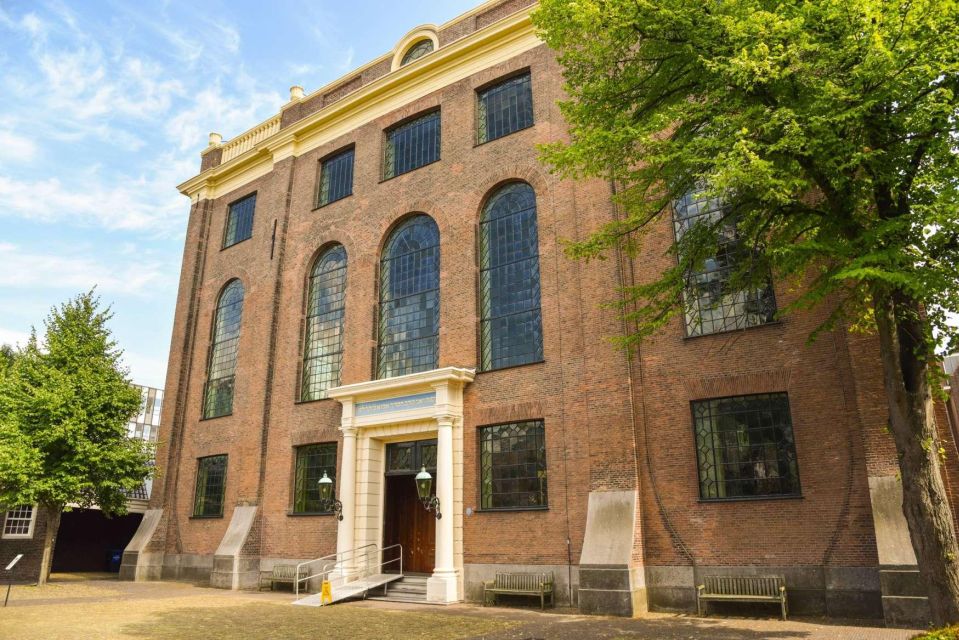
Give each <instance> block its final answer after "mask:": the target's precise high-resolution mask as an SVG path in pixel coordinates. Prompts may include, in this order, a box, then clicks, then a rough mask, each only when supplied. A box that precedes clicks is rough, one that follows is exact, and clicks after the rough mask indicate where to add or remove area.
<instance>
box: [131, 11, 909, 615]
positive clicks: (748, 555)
mask: <svg viewBox="0 0 959 640" xmlns="http://www.w3.org/2000/svg"><path fill="white" fill-rule="evenodd" d="M533 4H534V3H532V2H529V1H528V0H525V1H524V0H505V1H504V0H492V1H490V2H486V3H485V4H483V5H481V6H479V7H477V8H476V9H474V10H473V11H471V12H469V13H467V14H464V15H463V16H460V17H459V18H456V19H455V20H453V21H451V22H450V23H447V24H445V25H442V26H438V27H437V26H433V25H425V26H422V27H419V28H417V29H415V30H413V31H411V32H410V33H409V34H408V35H407V36H405V37H404V38H403V39H402V40H401V41H400V42H399V43H397V44H396V46H395V47H394V48H393V49H392V51H390V52H389V53H387V54H385V55H383V56H381V57H380V58H378V59H376V60H374V61H372V62H370V63H368V64H366V65H365V66H363V67H360V68H359V69H357V70H355V71H353V72H351V73H349V74H347V75H346V76H344V77H343V78H341V79H339V80H337V81H335V82H333V83H332V84H330V85H328V86H326V87H323V88H321V89H319V90H317V91H315V92H313V93H311V94H308V95H304V92H303V90H302V89H301V88H299V87H293V89H292V90H291V99H290V102H289V103H287V104H286V105H285V106H284V107H283V108H282V110H281V112H280V113H279V114H277V115H276V116H274V117H272V118H270V119H269V120H267V121H265V122H263V123H261V124H260V125H258V126H256V127H255V128H253V129H251V130H249V131H247V132H245V133H243V134H241V135H239V136H236V137H235V138H233V139H232V140H230V141H228V142H226V143H223V142H222V141H221V138H220V136H218V135H216V134H211V137H210V146H209V147H208V148H207V149H206V150H205V151H204V152H203V154H202V162H201V167H200V173H199V174H198V175H197V176H196V177H194V178H192V179H190V180H188V181H187V182H185V183H184V184H182V185H180V187H179V188H180V191H181V192H182V193H183V194H185V195H187V196H189V198H190V200H191V203H192V204H191V210H190V218H189V223H188V229H187V235H186V246H185V250H184V256H183V266H182V272H181V279H180V292H179V296H178V299H177V306H176V316H175V325H174V332H173V338H172V343H171V355H170V362H169V373H168V379H167V390H168V394H169V396H168V408H169V409H170V410H169V411H167V412H166V413H165V414H164V419H163V425H162V435H161V453H160V457H159V460H160V466H161V473H162V477H161V479H160V480H158V490H157V491H156V492H155V493H154V496H153V498H152V500H151V505H150V506H151V509H150V510H148V512H147V514H146V516H145V517H144V520H143V524H142V525H141V528H140V531H139V532H138V534H137V536H136V537H135V538H134V540H133V542H132V543H131V545H130V546H129V547H128V548H127V552H126V554H125V556H124V566H123V567H122V569H121V575H122V576H125V577H128V578H131V579H184V580H196V581H204V582H205V581H209V582H210V583H211V584H213V585H214V586H221V587H225V588H246V587H252V586H254V585H255V584H257V582H258V580H259V576H260V572H261V571H269V570H271V568H272V567H273V566H274V565H276V564H278V563H284V564H287V563H295V562H301V561H306V560H310V559H314V558H319V557H321V556H326V555H328V554H334V553H336V552H340V553H342V554H344V556H341V558H340V559H341V561H342V562H343V563H344V564H348V562H347V561H346V560H344V558H345V557H346V556H347V555H348V554H349V553H350V550H352V549H356V548H360V547H365V546H366V545H374V546H375V547H376V548H379V547H386V546H390V545H393V544H396V543H400V544H402V545H403V557H404V562H405V564H406V569H407V570H408V571H409V570H412V571H414V572H420V573H424V574H426V575H428V576H429V578H428V580H427V593H426V597H427V599H428V600H430V601H438V602H449V601H457V600H464V599H465V600H478V599H479V598H480V594H481V592H482V582H483V581H484V580H487V579H490V578H492V576H493V574H494V572H495V571H497V570H498V569H501V568H504V567H512V568H521V569H523V570H533V569H535V570H542V571H552V572H553V574H554V577H555V579H556V581H557V585H558V587H557V592H558V596H559V599H560V600H567V601H568V600H569V599H570V598H573V599H574V600H575V601H576V602H577V603H578V605H579V606H580V607H581V609H583V610H584V611H590V612H610V613H618V614H627V615H629V614H638V613H641V612H643V611H645V610H647V609H648V608H659V609H687V610H688V609H691V608H693V607H694V606H695V585H696V584H698V582H697V581H698V580H700V579H701V577H702V576H703V575H707V574H710V573H724V572H725V573H736V574H738V573H743V572H746V573H751V574H765V573H778V574H782V575H784V576H785V577H786V581H787V584H788V586H789V598H790V607H791V610H792V611H794V612H796V613H826V614H829V615H841V616H854V617H883V615H885V616H886V618H887V619H888V620H890V621H895V620H902V619H905V617H906V616H908V615H910V612H913V613H914V612H915V611H921V608H922V598H921V597H917V596H921V593H918V592H917V591H916V589H917V584H918V583H917V581H916V578H917V574H916V572H915V566H914V565H915V559H914V557H913V556H912V551H911V547H910V545H909V540H908V533H906V529H905V523H904V520H903V518H902V515H901V513H900V512H899V511H898V503H897V496H901V490H900V489H899V486H898V484H897V480H896V472H897V469H896V456H895V453H894V448H893V445H892V442H891V439H890V438H889V436H888V434H886V433H885V432H884V425H885V423H886V416H885V408H884V407H885V401H884V398H883V391H882V384H881V377H880V370H879V369H880V363H879V359H878V357H877V351H876V345H875V344H874V343H873V341H872V340H871V339H869V338H868V337H863V336H858V335H851V334H848V333H846V332H845V331H836V332H833V333H829V334H826V335H823V336H822V337H821V338H820V339H818V340H817V341H816V342H815V343H813V344H812V345H807V344H806V340H807V336H808V335H809V333H810V331H811V330H812V329H813V328H814V327H816V326H817V325H818V324H819V323H820V322H821V321H822V320H823V317H824V316H823V312H814V313H811V314H796V315H792V316H790V317H788V318H786V319H784V320H774V319H773V313H774V311H775V308H776V307H777V306H779V307H782V306H784V305H785V304H786V303H788V301H789V300H790V299H792V298H793V296H794V295H795V294H794V293H793V292H791V291H790V289H789V287H788V286H786V285H785V284H783V283H778V282H771V283H770V284H769V286H768V287H766V288H765V289H763V290H757V291H730V290H729V287H728V286H725V285H726V280H724V276H725V271H724V269H725V266H728V262H726V263H724V262H722V261H721V260H719V259H718V257H717V260H715V261H712V263H707V265H706V268H705V270H704V271H703V272H702V273H699V274H691V280H690V281H691V285H690V286H691V288H690V291H689V292H688V296H687V303H688V306H689V310H688V312H687V314H686V317H685V318H684V319H678V320H677V321H675V322H673V323H672V324H671V325H670V326H669V327H668V328H667V329H666V331H665V332H664V333H663V334H662V335H660V336H658V337H657V338H655V339H653V340H650V341H648V342H645V343H644V344H643V345H642V346H641V348H638V349H635V350H633V351H631V352H629V353H627V352H625V351H624V350H622V349H620V348H618V347H617V346H615V345H614V344H613V343H612V342H611V341H610V339H609V338H610V337H611V336H615V335H617V334H620V333H622V331H623V330H624V325H623V324H622V321H621V319H620V318H619V317H618V315H617V313H616V312H615V311H614V310H611V309H609V308H608V307H605V306H603V305H602V304H601V303H604V302H610V301H614V300H615V299H616V296H617V295H618V294H617V291H618V288H619V287H620V286H622V285H624V284H629V283H632V282H636V281H642V280H644V279H646V278H648V277H651V276H652V275H653V274H655V273H658V272H659V271H660V270H661V269H663V268H664V267H667V266H668V265H669V264H670V260H671V258H670V257H669V256H668V255H667V253H666V251H667V249H668V247H669V246H670V245H671V244H672V243H673V242H674V241H675V237H676V234H677V233H682V232H683V230H684V229H686V228H688V225H689V224H694V223H695V222H696V221H697V220H699V219H702V217H703V216H711V215H714V214H715V213H716V212H717V211H718V210H719V209H720V207H721V204H719V203H715V202H709V201H704V200H702V199H699V198H697V196H696V194H690V196H689V197H687V198H685V199H684V200H683V201H682V202H678V203H676V214H675V224H669V223H668V222H665V223H663V224H662V225H661V227H660V228H658V229H656V230H655V233H653V235H652V236H650V238H649V240H648V241H647V243H646V244H645V245H644V251H643V253H642V255H641V256H638V257H637V258H636V259H627V258H625V257H623V256H616V255H613V256H611V259H609V260H606V261H600V262H592V263H590V264H584V263H581V262H575V261H572V260H569V259H567V258H566V257H565V256H564V254H563V249H562V242H563V241H564V240H576V239H582V238H584V237H585V236H586V235H587V234H589V233H590V232H591V231H593V230H595V229H597V228H598V227H599V226H600V225H602V224H603V223H605V222H607V221H610V220H612V219H613V218H614V217H615V216H617V211H616V209H615V208H614V206H613V205H612V203H611V199H610V195H611V188H610V185H608V184H606V183H604V182H601V181H597V180H587V181H571V180H561V179H559V178H558V177H556V176H553V175H550V174H549V173H548V172H547V171H545V170H544V168H543V167H542V166H541V164H540V163H539V161H538V159H537V150H536V145H537V144H541V143H546V142H550V141H554V140H563V139H564V138H565V136H566V135H567V133H566V127H565V125H564V123H563V120H562V117H561V114H560V110H559V107H558V106H557V101H558V100H561V99H562V98H563V90H562V86H563V81H562V77H561V73H560V68H559V66H558V64H557V62H556V60H555V56H554V54H553V53H552V52H550V51H549V50H548V49H547V48H546V47H545V45H543V44H542V42H541V41H539V40H538V39H537V37H536V35H535V31H534V28H533V27H532V25H531V22H530V18H529V15H530V12H531V10H532V9H533V6H532V5H533ZM730 242H735V233H734V230H732V231H731V233H730ZM733 253H734V252H728V254H729V255H732V254H733ZM730 259H732V258H730V257H728V256H727V257H726V258H725V260H727V261H728V260H730ZM724 265H725V266H724ZM423 469H425V470H427V471H428V472H429V473H430V474H431V476H432V479H433V486H434V488H435V492H436V497H437V501H436V502H437V503H438V507H437V508H438V509H439V511H440V512H441V514H442V517H440V518H438V519H437V518H436V517H434V514H433V512H429V511H427V510H426V509H424V507H423V506H421V505H420V503H419V501H418V500H417V498H416V494H415V490H414V483H413V477H414V474H416V473H417V472H419V471H421V470H423ZM324 475H325V476H326V478H327V479H330V480H332V481H333V483H334V486H335V489H334V494H335V495H336V497H337V498H338V499H339V501H340V502H341V503H342V516H343V519H342V520H338V519H337V517H335V513H334V509H333V506H332V505H331V504H330V503H329V502H324V501H322V500H321V499H320V494H319V488H318V487H319V480H320V479H321V478H323V476H324Z"/></svg>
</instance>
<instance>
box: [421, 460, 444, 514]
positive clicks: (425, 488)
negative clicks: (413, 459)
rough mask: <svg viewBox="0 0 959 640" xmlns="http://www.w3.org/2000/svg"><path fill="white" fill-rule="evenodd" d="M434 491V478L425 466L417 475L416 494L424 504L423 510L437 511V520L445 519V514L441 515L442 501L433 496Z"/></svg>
mask: <svg viewBox="0 0 959 640" xmlns="http://www.w3.org/2000/svg"><path fill="white" fill-rule="evenodd" d="M432 490H433V476H431V475H430V472H429V471H427V470H426V467H425V466H424V467H423V468H422V469H421V470H420V472H419V473H417V474H416V494H417V495H418V496H419V498H420V502H422V503H423V508H424V509H426V510H427V511H435V512H436V519H437V520H439V519H440V518H442V517H443V514H442V513H440V501H439V498H437V497H436V496H434V495H431V494H432Z"/></svg>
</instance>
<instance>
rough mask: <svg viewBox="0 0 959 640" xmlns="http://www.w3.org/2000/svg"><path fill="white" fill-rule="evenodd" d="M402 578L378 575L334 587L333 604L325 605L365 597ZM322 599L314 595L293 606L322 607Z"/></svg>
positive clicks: (394, 575) (399, 575) (395, 574)
mask: <svg viewBox="0 0 959 640" xmlns="http://www.w3.org/2000/svg"><path fill="white" fill-rule="evenodd" d="M402 577H403V575H402V574H399V573H377V574H375V575H372V576H367V577H365V578H360V579H359V580H354V581H353V582H348V583H346V584H341V585H337V586H334V587H333V588H332V591H331V595H332V596H333V598H332V602H327V603H325V604H333V603H335V602H340V601H341V600H347V599H349V598H358V597H364V596H365V595H366V592H367V591H369V590H370V589H377V588H379V587H382V586H384V585H387V584H389V583H391V582H394V581H396V580H400V579H401V578H402ZM321 598H322V596H321V594H319V593H314V594H311V595H308V596H306V597H305V598H300V599H299V600H297V601H296V602H294V603H293V604H298V605H302V606H305V607H321V606H323V604H324V603H323V602H322V601H321Z"/></svg>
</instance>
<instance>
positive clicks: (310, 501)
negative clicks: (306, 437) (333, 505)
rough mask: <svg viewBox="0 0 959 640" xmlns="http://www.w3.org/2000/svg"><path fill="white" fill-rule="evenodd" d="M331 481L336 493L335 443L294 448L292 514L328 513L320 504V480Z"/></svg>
mask: <svg viewBox="0 0 959 640" xmlns="http://www.w3.org/2000/svg"><path fill="white" fill-rule="evenodd" d="M324 473H326V475H327V476H328V477H329V478H330V480H333V482H334V493H335V491H336V484H335V483H336V443H335V442H326V443H323V444H309V445H306V446H304V447H297V448H296V477H295V478H294V482H293V513H330V511H329V510H328V509H324V508H323V505H321V504H320V484H319V482H320V478H322V477H323V474H324Z"/></svg>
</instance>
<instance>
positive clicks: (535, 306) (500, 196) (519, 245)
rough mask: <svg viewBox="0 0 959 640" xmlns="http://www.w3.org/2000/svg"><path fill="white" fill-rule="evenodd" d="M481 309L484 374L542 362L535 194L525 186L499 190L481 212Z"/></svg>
mask: <svg viewBox="0 0 959 640" xmlns="http://www.w3.org/2000/svg"><path fill="white" fill-rule="evenodd" d="M480 308H481V313H482V318H481V321H480V335H481V342H482V367H483V370H485V371H489V370H490V369H500V368H503V367H510V366H515V365H520V364H527V363H529V362H539V361H540V360H542V359H543V327H542V311H541V309H540V289H539V241H538V237H537V232H536V195H535V194H534V193H533V189H532V187H530V186H529V185H528V184H526V183H525V182H517V183H513V184H510V185H507V186H505V187H503V188H502V189H501V190H500V191H498V192H497V193H496V194H495V195H494V196H493V197H492V198H491V199H490V201H489V202H488V203H487V205H486V208H485V209H484V210H483V218H482V221H481V223H480Z"/></svg>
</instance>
